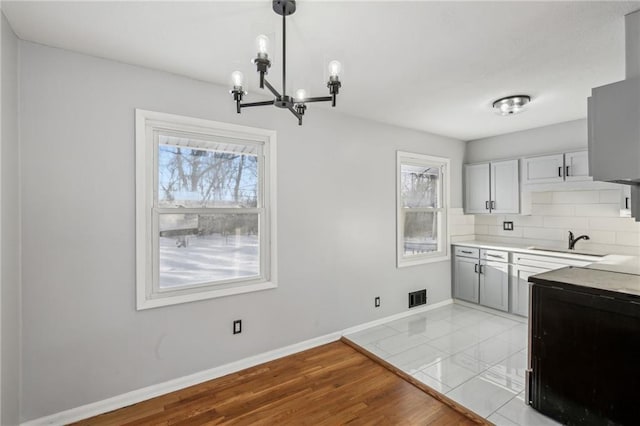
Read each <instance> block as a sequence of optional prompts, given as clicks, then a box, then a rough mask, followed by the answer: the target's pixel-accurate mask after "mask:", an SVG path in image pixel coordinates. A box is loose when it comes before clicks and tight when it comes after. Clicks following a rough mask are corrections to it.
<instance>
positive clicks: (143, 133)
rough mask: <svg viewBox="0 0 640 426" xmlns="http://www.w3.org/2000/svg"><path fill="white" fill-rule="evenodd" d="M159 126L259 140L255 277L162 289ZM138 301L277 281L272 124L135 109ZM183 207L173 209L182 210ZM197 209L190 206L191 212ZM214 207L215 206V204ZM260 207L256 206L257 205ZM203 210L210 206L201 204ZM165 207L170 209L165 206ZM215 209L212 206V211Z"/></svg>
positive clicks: (173, 299)
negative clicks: (263, 125) (257, 269)
mask: <svg viewBox="0 0 640 426" xmlns="http://www.w3.org/2000/svg"><path fill="white" fill-rule="evenodd" d="M158 131H163V132H179V133H189V134H195V135H197V136H200V137H202V138H203V139H204V140H211V139H215V138H225V139H228V138H233V139H236V140H239V141H242V142H243V143H247V144H259V145H260V146H261V151H262V158H260V159H259V165H260V166H259V167H261V173H260V177H261V178H260V179H259V183H258V185H259V188H260V191H259V192H260V195H261V200H262V208H261V209H260V210H261V211H260V217H261V220H260V223H259V226H260V271H261V275H260V276H259V277H258V278H256V277H252V278H250V279H239V280H227V281H221V282H213V283H208V284H205V285H198V286H188V287H185V288H183V289H176V290H170V291H167V290H166V289H163V290H160V289H159V286H158V284H157V282H158V279H159V272H158V259H159V257H158V256H159V254H158V253H159V252H158V242H159V233H158V219H157V218H158V216H159V211H161V210H162V211H163V212H164V210H168V209H164V210H163V209H160V208H156V207H155V206H154V199H155V197H157V188H158V185H157V181H156V179H157V176H158V172H157V165H158V143H157V140H156V135H157V133H158ZM135 143H136V307H137V309H138V310H142V309H150V308H156V307H160V306H168V305H175V304H179V303H186V302H193V301H197V300H204V299H212V298H217V297H224V296H230V295H235V294H242V293H248V292H253V291H260V290H267V289H272V288H276V287H277V268H276V267H277V264H278V262H277V256H276V254H277V250H276V248H277V241H276V236H277V229H276V217H277V215H276V182H277V180H276V133H275V131H272V130H265V129H258V128H253V127H246V126H239V125H234V124H228V123H220V122H217V121H211V120H203V119H198V118H191V117H184V116H180V115H174V114H166V113H160V112H154V111H146V110H141V109H136V141H135ZM180 210H181V209H179V208H174V209H171V212H175V213H180ZM191 210H193V209H189V212H190V213H191V212H192V211H191ZM211 210H213V209H211ZM255 210H258V209H255ZM203 212H211V211H209V210H208V209H203ZM164 213H166V212H164ZM212 213H213V212H212Z"/></svg>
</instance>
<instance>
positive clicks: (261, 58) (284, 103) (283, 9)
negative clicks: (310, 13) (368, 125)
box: [231, 0, 342, 126]
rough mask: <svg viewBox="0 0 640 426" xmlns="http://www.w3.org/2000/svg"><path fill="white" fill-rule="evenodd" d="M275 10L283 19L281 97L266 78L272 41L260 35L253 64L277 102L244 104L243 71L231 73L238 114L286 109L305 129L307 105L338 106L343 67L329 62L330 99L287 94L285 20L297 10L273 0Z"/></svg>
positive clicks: (287, 1)
mask: <svg viewBox="0 0 640 426" xmlns="http://www.w3.org/2000/svg"><path fill="white" fill-rule="evenodd" d="M273 10H274V12H276V13H277V14H278V15H281V16H282V94H280V93H279V92H278V91H277V90H276V89H275V88H274V87H273V86H272V85H271V84H270V83H269V82H268V81H267V79H266V78H265V76H266V75H267V73H268V71H269V68H270V67H271V61H270V60H269V54H268V48H269V38H268V37H267V36H265V35H259V36H258V37H257V38H256V44H257V48H258V53H257V55H256V58H255V59H254V60H253V63H254V64H255V65H256V69H257V71H258V74H259V75H260V88H261V89H264V88H265V86H266V87H267V89H269V91H270V92H271V93H272V94H273V96H275V99H273V100H271V101H263V102H248V103H242V98H243V97H244V95H246V94H247V92H246V91H245V90H244V89H243V87H242V83H243V80H244V76H243V74H242V73H241V72H240V71H234V72H233V73H232V74H231V80H232V82H233V89H231V94H232V95H233V100H234V101H235V102H236V111H237V113H238V114H240V111H241V110H242V108H249V107H257V106H265V105H275V106H276V107H278V108H285V109H288V110H289V111H291V113H292V114H293V115H295V116H296V118H297V119H298V125H300V126H302V117H303V116H304V113H305V111H306V110H307V105H306V104H308V103H311V102H331V106H333V107H335V106H336V96H337V95H338V92H339V91H340V87H341V86H342V84H341V83H340V79H339V77H338V74H340V71H341V69H342V65H341V64H340V62H338V61H331V62H329V81H328V82H327V87H328V88H329V95H330V96H320V97H315V98H308V97H307V94H306V92H305V90H304V89H298V90H297V91H296V93H295V97H292V96H289V95H287V26H286V18H287V16H289V15H293V13H294V12H295V11H296V2H295V0H273Z"/></svg>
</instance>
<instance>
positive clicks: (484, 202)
mask: <svg viewBox="0 0 640 426" xmlns="http://www.w3.org/2000/svg"><path fill="white" fill-rule="evenodd" d="M489 176H490V168H489V163H483V164H465V166H464V192H465V203H464V207H465V208H464V210H465V213H476V214H477V213H489V212H490V206H489V201H490V198H491V196H490V187H489V180H490V177H489Z"/></svg>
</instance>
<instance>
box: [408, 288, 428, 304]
mask: <svg viewBox="0 0 640 426" xmlns="http://www.w3.org/2000/svg"><path fill="white" fill-rule="evenodd" d="M426 304H427V290H426V289H425V290H418V291H414V292H412V293H409V307H410V308H413V307H414V306H420V305H426Z"/></svg>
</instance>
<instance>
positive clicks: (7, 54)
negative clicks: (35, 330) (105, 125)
mask: <svg viewBox="0 0 640 426" xmlns="http://www.w3.org/2000/svg"><path fill="white" fill-rule="evenodd" d="M0 15H1V16H0V19H1V20H2V24H1V25H2V82H1V84H2V144H1V145H0V159H1V163H0V171H1V178H0V179H1V181H2V187H1V188H0V205H1V206H2V207H1V211H0V217H1V218H2V219H1V223H0V226H1V228H0V234H1V235H2V246H1V248H0V253H1V259H0V263H1V267H0V270H1V271H2V274H1V277H0V279H1V280H2V281H0V283H1V289H0V290H1V291H2V294H1V295H0V300H1V301H2V306H0V312H2V331H1V336H2V340H1V342H0V343H1V346H2V353H1V359H2V367H1V368H2V406H1V411H2V418H1V419H0V423H1V424H2V425H16V424H18V418H19V400H18V397H19V395H20V388H19V386H20V257H19V254H20V199H19V149H18V148H19V146H18V39H17V38H16V35H15V34H14V33H13V31H12V30H11V27H10V26H9V23H8V22H7V20H6V18H5V17H4V14H0Z"/></svg>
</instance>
